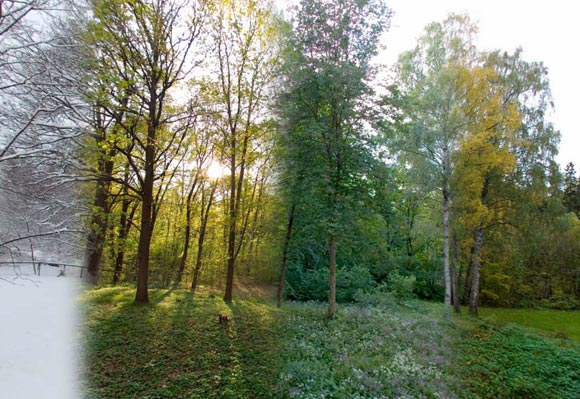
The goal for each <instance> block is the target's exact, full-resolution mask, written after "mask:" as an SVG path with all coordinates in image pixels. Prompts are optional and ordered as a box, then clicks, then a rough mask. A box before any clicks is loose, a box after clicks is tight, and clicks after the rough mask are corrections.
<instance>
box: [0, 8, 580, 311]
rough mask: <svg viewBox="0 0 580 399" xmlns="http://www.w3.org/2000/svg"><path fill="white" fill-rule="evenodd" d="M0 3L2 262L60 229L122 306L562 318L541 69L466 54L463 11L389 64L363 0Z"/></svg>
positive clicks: (564, 290) (571, 271)
mask: <svg viewBox="0 0 580 399" xmlns="http://www.w3.org/2000/svg"><path fill="white" fill-rule="evenodd" d="M73 3H74V4H73ZM1 4H2V5H1V7H2V14H1V16H0V22H1V23H0V35H1V36H0V37H2V48H0V52H1V53H0V54H2V62H1V63H0V68H1V70H2V73H1V74H0V76H1V77H0V90H1V94H2V98H3V99H8V101H3V102H2V103H1V104H0V105H1V107H2V108H3V113H2V116H0V118H1V119H0V124H1V126H2V129H3V130H2V131H3V132H4V133H3V136H2V147H0V166H2V186H3V190H2V196H1V200H2V202H3V203H5V204H6V206H5V207H4V209H5V212H3V214H2V217H3V219H6V220H7V222H6V224H4V225H5V226H9V225H10V226H14V228H11V229H6V231H4V229H3V231H2V240H1V242H0V249H1V250H2V251H3V252H5V253H9V252H11V251H12V252H14V251H16V252H26V251H28V248H29V247H30V248H32V247H33V243H37V244H38V245H40V243H41V241H40V240H41V239H42V240H45V241H42V242H44V244H43V245H44V246H45V247H51V245H56V244H55V243H61V244H62V243H63V242H65V243H66V242H71V241H74V242H76V247H75V248H76V252H77V255H79V254H80V253H81V252H82V251H80V250H79V249H78V248H86V250H84V254H82V255H79V256H81V257H83V258H84V262H85V263H86V266H87V267H88V273H85V277H86V279H87V281H88V282H89V283H91V284H97V285H99V286H103V285H117V284H130V285H131V284H135V285H136V287H137V291H136V297H135V300H136V301H137V302H147V301H148V290H149V288H150V287H157V288H159V287H164V288H169V287H173V288H187V289H189V290H190V291H191V293H192V295H193V294H194V293H195V291H196V288H197V287H199V286H209V287H214V288H220V289H222V290H223V293H224V299H225V301H226V302H228V301H231V300H232V298H233V297H234V296H235V289H234V288H235V287H236V286H237V285H244V284H267V285H274V284H275V285H277V286H278V303H279V305H280V304H281V301H282V300H283V299H284V298H289V299H295V300H301V301H306V300H318V301H328V302H329V309H328V316H329V317H333V315H334V312H335V306H336V305H335V304H336V302H352V301H355V300H356V299H357V297H360V296H361V295H364V294H367V293H369V292H375V291H384V292H397V291H401V290H402V291H405V290H406V291H412V292H413V293H414V294H415V295H417V296H418V297H420V298H424V299H431V300H436V301H442V302H444V303H445V304H446V305H449V306H451V305H455V308H456V309H459V305H460V304H464V305H468V306H469V310H470V311H471V312H472V313H475V314H476V313H477V310H478V305H480V304H484V305H491V306H502V307H529V306H537V305H541V306H546V307H554V308H559V309H578V306H579V303H580V302H579V295H580V288H579V283H580V221H579V219H578V217H579V215H580V184H579V177H578V173H577V171H576V169H575V165H574V164H572V163H570V164H568V165H558V164H557V162H556V161H555V156H556V155H557V152H558V143H559V132H558V131H557V130H555V129H554V127H553V125H552V123H551V122H550V119H549V114H550V112H551V109H552V107H553V103H552V98H551V95H550V85H549V76H548V71H547V68H546V67H545V66H544V65H543V64H542V62H541V61H539V60H527V59H526V54H525V49H517V50H516V51H514V52H511V53H510V52H506V51H504V50H502V49H498V50H495V51H482V50H480V49H478V48H477V46H476V43H477V31H478V29H477V26H476V24H475V23H474V22H473V21H472V20H471V19H470V18H469V17H468V16H467V15H455V14H453V15H449V17H448V18H447V19H445V20H444V21H441V22H433V23H431V24H430V25H428V26H427V27H425V29H424V31H423V33H422V35H421V37H420V38H419V39H418V41H417V43H416V46H415V47H414V48H411V49H409V50H408V51H406V52H404V53H402V54H401V55H400V56H399V59H398V62H397V63H396V64H395V65H392V66H389V65H382V64H381V63H380V49H381V45H382V44H381V40H382V37H383V33H384V32H386V30H388V28H389V23H390V19H391V11H390V10H389V8H388V7H387V6H386V5H385V4H383V2H381V1H379V0H369V1H354V0H352V1H351V0H342V1H336V2H334V1H323V0H317V1H302V2H300V4H299V5H297V6H296V7H294V8H291V9H290V10H288V11H286V12H284V13H281V12H279V11H275V9H274V8H273V5H272V4H270V3H269V2H267V1H258V0H241V1H235V2H233V1H225V0H224V1H218V0H215V1H213V0H211V1H210V0H207V1H206V0H199V1H187V2H178V1H173V0H155V1H141V0H114V1H100V0H94V1H89V2H86V3H84V2H80V3H79V2H71V3H69V2H66V1H58V2H57V1H49V0H43V1H41V0H35V1H29V2H15V1H4V2H2V3H1ZM32 12H36V13H40V14H41V15H43V16H44V17H45V19H44V20H45V21H47V22H46V24H44V25H41V26H37V27H35V28H33V25H34V21H28V20H27V19H26V18H25V17H26V15H27V14H28V13H32ZM24 40H25V42H24ZM15 43H20V44H22V45H17V44H15ZM15 110H16V111H18V112H16V111H15ZM7 115H14V116H12V117H9V116H7ZM15 171H16V172H15ZM21 197H23V198H28V199H29V200H27V201H28V202H27V201H20V200H19V199H18V198H21ZM83 204H84V205H83ZM15 215H17V216H15ZM39 215H41V216H39ZM80 223H82V224H83V226H84V227H83V228H80V227H79V225H80ZM71 234H74V238H68V237H69V236H70V235H71ZM47 240H48V241H47ZM46 242H48V244H47V243H46ZM61 244H58V245H61ZM32 256H34V254H32Z"/></svg>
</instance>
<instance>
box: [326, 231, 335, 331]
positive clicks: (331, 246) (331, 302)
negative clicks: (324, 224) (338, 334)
mask: <svg viewBox="0 0 580 399" xmlns="http://www.w3.org/2000/svg"><path fill="white" fill-rule="evenodd" d="M328 252H329V255H330V264H329V269H330V279H329V282H330V292H329V295H328V316H327V317H328V318H329V319H332V318H333V317H334V313H335V310H336V239H335V238H334V237H333V236H331V237H330V239H329V240H328Z"/></svg>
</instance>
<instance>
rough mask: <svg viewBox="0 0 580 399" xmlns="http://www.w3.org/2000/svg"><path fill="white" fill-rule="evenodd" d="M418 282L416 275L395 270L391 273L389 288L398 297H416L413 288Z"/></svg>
mask: <svg viewBox="0 0 580 399" xmlns="http://www.w3.org/2000/svg"><path fill="white" fill-rule="evenodd" d="M416 282H417V279H416V278H415V276H413V275H411V276H403V275H401V274H399V272H397V271H395V272H393V273H391V274H389V283H388V284H387V290H388V291H389V292H391V293H392V294H393V295H394V296H395V297H396V298H398V299H411V298H414V297H415V294H414V293H413V290H414V289H415V283H416Z"/></svg>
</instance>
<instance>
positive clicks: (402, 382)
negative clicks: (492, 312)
mask: <svg viewBox="0 0 580 399" xmlns="http://www.w3.org/2000/svg"><path fill="white" fill-rule="evenodd" d="M133 297H134V291H133V290H131V289H128V288H104V289H98V290H93V291H88V292H86V293H85V294H84V295H83V297H82V301H83V302H84V303H85V305H86V316H87V317H86V320H85V323H84V325H85V335H84V337H85V341H86V342H85V351H86V353H85V360H86V361H85V367H84V370H85V375H84V380H85V384H84V396H85V398H86V399H97V398H101V399H105V398H107V399H108V398H111V399H113V398H114V399H120V398H142V399H153V398H157V399H161V398H164V399H172V398H193V399H195V398H204V399H205V398H207V399H212V398H215V399H217V398H223V399H242V398H248V399H260V398H264V399H266V398H281V399H284V398H292V399H299V398H300V399H307V398H313V399H314V398H335V399H351V398H352V399H357V398H358V399H362V398H446V399H452V398H466V399H467V398H506V399H507V398H544V397H550V398H555V399H558V398H560V399H572V398H575V397H576V393H577V392H579V391H580V380H579V373H578V371H577V370H580V345H578V344H576V343H574V342H573V341H570V340H564V339H555V338H549V337H546V336H543V335H539V334H536V333H535V332H534V331H532V330H529V329H525V328H520V327H515V326H513V325H507V326H505V325H501V324H498V323H494V322H492V321H489V320H486V319H483V320H476V319H472V318H470V317H468V316H459V317H455V316H450V315H449V314H446V313H444V312H443V307H442V306H441V305H438V304H431V303H426V302H416V301H411V302H408V303H407V304H405V305H400V304H396V303H394V302H393V301H392V299H389V298H383V299H380V298H379V300H377V301H375V300H369V301H367V303H365V304H353V305H339V307H338V312H337V315H336V318H335V319H334V320H331V321H328V320H326V319H325V318H324V315H325V313H326V304H321V303H287V304H285V306H284V308H283V309H282V310H279V309H276V307H275V306H274V303H273V301H272V300H271V299H268V298H266V296H265V295H264V293H263V292H261V291H248V292H245V293H242V295H239V294H238V298H251V297H260V299H259V300H250V299H238V300H235V301H234V303H233V304H232V305H229V306H228V305H226V304H225V303H224V302H223V301H222V300H221V299H220V298H219V296H218V295H216V296H214V295H211V294H210V293H209V292H208V291H203V290H202V291H201V292H200V293H199V294H198V295H196V297H195V299H193V298H192V297H191V296H190V295H189V293H188V292H186V291H167V290H151V291H150V297H151V304H149V305H141V306H136V305H133V304H132V301H133ZM371 299H372V298H371ZM375 299H376V298H375ZM534 312H535V311H528V313H530V314H534ZM551 312H554V311H551ZM224 313H225V314H228V315H229V317H230V321H229V322H228V323H225V324H220V323H218V315H219V314H224ZM484 314H485V313H484ZM553 316H554V317H560V316H559V313H558V312H555V313H554V315H553ZM535 327H537V325H536V326H535Z"/></svg>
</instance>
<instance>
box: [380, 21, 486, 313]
mask: <svg viewBox="0 0 580 399" xmlns="http://www.w3.org/2000/svg"><path fill="white" fill-rule="evenodd" d="M476 32H477V28H476V26H475V25H474V24H473V23H472V22H471V21H470V20H469V18H468V17H467V16H462V15H450V16H449V17H448V18H447V19H446V20H445V21H444V22H443V23H432V24H430V25H429V26H427V27H426V28H425V32H424V34H423V36H422V37H421V38H420V39H419V41H418V44H417V47H415V49H413V50H411V51H408V52H405V53H403V54H402V55H401V56H400V58H399V62H398V65H397V78H398V81H399V84H400V89H401V92H402V93H403V95H404V96H405V97H406V101H405V105H406V108H405V112H406V115H407V117H408V120H406V121H405V127H404V128H401V129H399V130H398V132H396V133H397V134H396V136H395V140H393V141H392V142H391V144H392V147H393V148H394V149H395V150H396V151H399V160H400V161H401V162H406V163H409V164H410V165H411V166H412V167H414V168H417V170H420V171H421V174H422V175H425V176H435V177H436V178H434V179H432V180H431V184H433V185H434V186H435V187H436V188H437V189H438V190H439V191H440V193H441V204H442V222H443V274H444V281H445V304H446V305H451V288H452V287H451V272H450V265H449V260H450V258H449V255H450V253H449V248H450V239H449V238H450V230H449V225H450V222H449V217H450V207H451V200H452V197H453V192H452V187H451V185H450V180H451V175H452V172H453V168H454V164H453V154H454V152H455V151H456V150H457V148H458V145H459V141H460V139H461V137H462V135H463V134H464V124H465V123H466V116H465V114H464V109H462V104H463V102H464V101H465V96H466V95H467V92H466V91H465V90H464V88H463V87H462V84H461V82H462V79H463V78H462V75H464V74H465V73H466V70H467V68H469V67H470V66H471V65H473V64H474V63H475V62H476V61H477V58H476V56H477V54H476V51H475V47H474V44H473V42H474V37H475V34H476ZM407 122H408V123H407Z"/></svg>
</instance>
